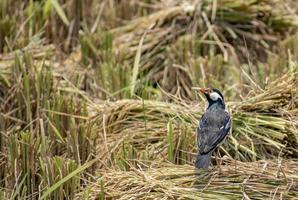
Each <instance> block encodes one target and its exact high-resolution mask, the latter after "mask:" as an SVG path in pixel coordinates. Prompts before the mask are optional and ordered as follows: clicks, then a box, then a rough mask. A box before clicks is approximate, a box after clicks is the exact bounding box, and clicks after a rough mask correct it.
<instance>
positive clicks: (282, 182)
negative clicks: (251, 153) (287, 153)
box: [77, 160, 298, 199]
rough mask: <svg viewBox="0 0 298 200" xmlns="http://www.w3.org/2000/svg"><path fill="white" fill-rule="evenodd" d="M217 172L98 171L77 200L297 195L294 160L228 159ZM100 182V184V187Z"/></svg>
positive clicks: (157, 167)
mask: <svg viewBox="0 0 298 200" xmlns="http://www.w3.org/2000/svg"><path fill="white" fill-rule="evenodd" d="M225 164H227V165H222V166H220V170H219V171H218V170H213V171H199V170H198V171H195V170H194V168H193V166H189V165H183V166H178V165H172V164H165V163H163V164H161V163H159V164H153V166H149V167H148V169H143V168H135V169H133V170H132V171H119V170H113V169H111V170H107V171H100V173H99V174H100V178H99V180H98V183H94V184H90V185H89V187H87V189H86V191H85V192H82V193H81V194H80V195H78V196H77V199H80V198H82V196H83V195H84V197H85V198H86V197H88V198H89V199H96V198H98V197H104V198H106V199H241V198H244V199H275V198H279V199H292V198H295V197H297V195H298V187H297V184H298V177H297V175H296V174H297V173H298V168H297V162H294V161H282V162H280V161H279V162H272V161H259V162H254V163H249V164H247V163H243V162H239V161H237V162H235V161H231V160H228V161H226V163H225ZM100 183H101V184H100Z"/></svg>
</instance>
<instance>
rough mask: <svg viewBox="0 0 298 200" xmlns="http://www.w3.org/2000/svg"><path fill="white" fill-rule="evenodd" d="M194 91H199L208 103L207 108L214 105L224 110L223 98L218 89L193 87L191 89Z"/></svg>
mask: <svg viewBox="0 0 298 200" xmlns="http://www.w3.org/2000/svg"><path fill="white" fill-rule="evenodd" d="M193 89H195V90H199V91H200V92H201V93H203V94H204V95H205V97H206V99H207V101H208V103H209V106H208V107H210V106H212V105H214V104H217V105H220V106H222V107H223V108H225V102H224V97H223V95H222V93H221V92H220V91H219V90H218V89H214V88H198V87H195V88H193Z"/></svg>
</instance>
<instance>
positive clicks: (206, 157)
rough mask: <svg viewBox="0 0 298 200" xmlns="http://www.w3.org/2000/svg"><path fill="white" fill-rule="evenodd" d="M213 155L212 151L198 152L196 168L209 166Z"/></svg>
mask: <svg viewBox="0 0 298 200" xmlns="http://www.w3.org/2000/svg"><path fill="white" fill-rule="evenodd" d="M211 155H212V153H211V152H209V153H207V154H198V155H197V160H196V164H195V166H196V168H208V167H209V165H210V162H211Z"/></svg>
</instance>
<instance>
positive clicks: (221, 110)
mask: <svg viewBox="0 0 298 200" xmlns="http://www.w3.org/2000/svg"><path fill="white" fill-rule="evenodd" d="M194 89H199V91H200V92H202V93H203V94H204V95H205V97H206V99H207V101H208V107H207V109H206V111H205V113H203V115H202V116H201V119H200V120H199V123H198V126H197V129H196V132H197V141H198V142H197V143H198V153H197V158H196V162H195V167H196V168H209V165H210V162H211V156H212V153H213V152H214V151H215V149H216V148H217V147H218V146H219V145H220V144H221V143H222V142H223V140H224V139H225V138H226V136H227V135H228V133H229V131H230V128H231V116H230V113H229V112H228V111H226V106H225V101H224V97H223V95H222V93H221V92H220V91H219V90H218V89H215V88H194Z"/></svg>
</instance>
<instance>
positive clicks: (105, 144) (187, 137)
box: [90, 73, 298, 167]
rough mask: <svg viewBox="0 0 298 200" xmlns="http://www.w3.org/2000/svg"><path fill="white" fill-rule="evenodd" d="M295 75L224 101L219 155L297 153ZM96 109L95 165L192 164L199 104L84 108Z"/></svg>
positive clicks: (245, 158) (257, 156)
mask: <svg viewBox="0 0 298 200" xmlns="http://www.w3.org/2000/svg"><path fill="white" fill-rule="evenodd" d="M297 77H298V76H297V73H289V74H287V75H284V76H283V77H281V78H280V79H278V80H276V81H275V82H273V83H272V84H270V85H268V88H267V89H265V90H264V91H255V94H254V95H252V94H250V95H249V96H250V97H249V96H248V97H247V99H246V101H244V102H240V103H235V102H229V103H228V105H229V109H230V111H231V113H232V115H233V116H232V117H233V126H232V133H231V135H230V137H229V139H228V140H227V142H226V143H225V144H224V145H222V147H221V152H222V153H223V154H227V155H229V156H231V157H233V158H236V159H240V160H242V161H252V160H257V159H269V158H275V157H276V156H278V155H284V156H290V157H291V156H294V157H295V156H297V155H298V154H297V153H298V151H297V149H296V146H297V144H298V143H297V141H298V131H297V127H298V119H297V112H298V109H297V105H298V96H297V92H298V90H297V88H298V79H297ZM96 109H97V112H98V113H97V114H96V115H95V116H94V119H93V120H96V121H97V123H99V125H98V126H99V127H101V128H100V130H98V132H99V133H100V136H101V138H100V141H99V145H98V150H97V152H98V154H99V155H100V156H102V157H101V166H105V167H107V166H111V165H112V166H113V165H115V164H116V165H119V166H120V167H123V166H124V167H129V166H127V165H126V164H125V160H127V159H148V160H159V161H162V160H170V161H172V162H174V163H177V164H184V163H189V164H191V163H192V162H193V159H194V155H195V153H196V141H195V138H196V135H195V128H196V125H197V121H198V119H199V116H200V115H201V113H202V112H203V109H204V106H203V105H197V104H187V103H166V102H157V101H139V100H121V101H117V102H107V103H106V104H104V105H101V106H98V107H97V108H94V107H91V108H90V110H92V111H93V112H94V110H96ZM103 152H105V153H103ZM119 160H121V162H120V161H119ZM118 161H119V162H118Z"/></svg>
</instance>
